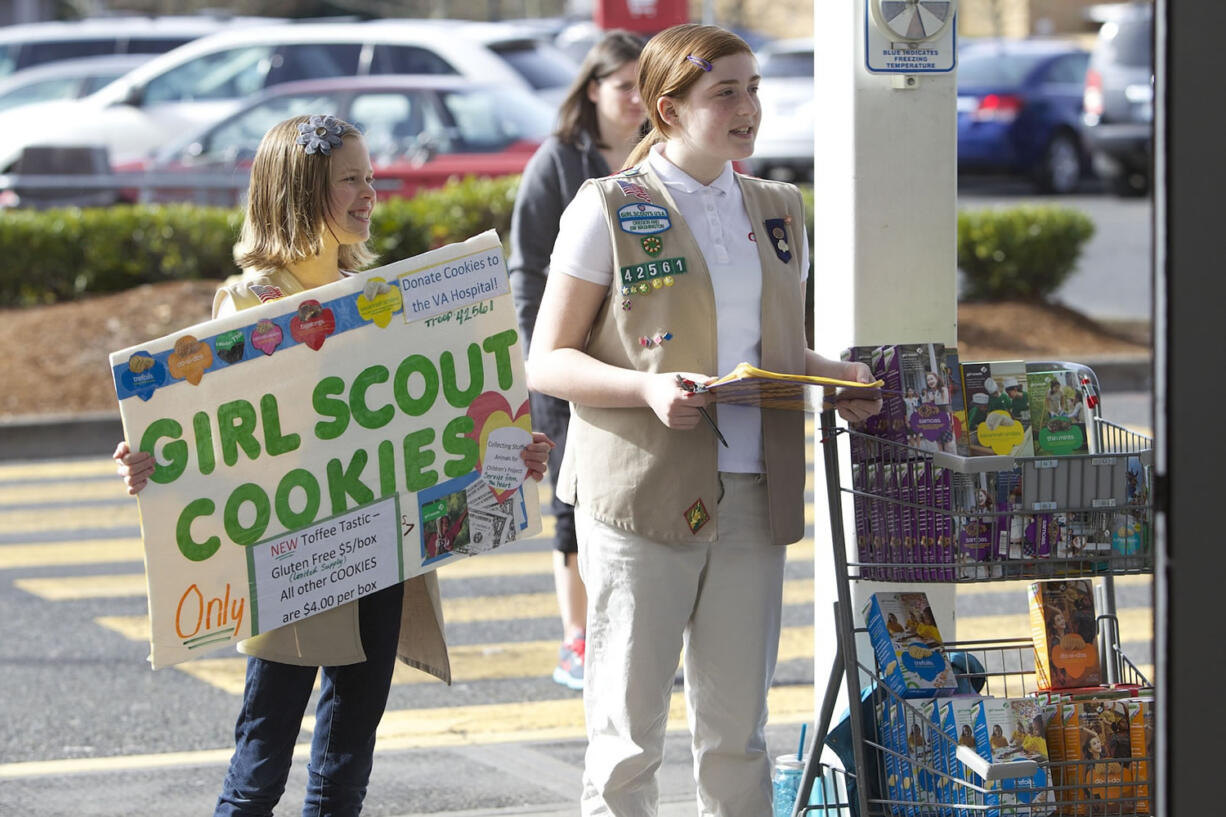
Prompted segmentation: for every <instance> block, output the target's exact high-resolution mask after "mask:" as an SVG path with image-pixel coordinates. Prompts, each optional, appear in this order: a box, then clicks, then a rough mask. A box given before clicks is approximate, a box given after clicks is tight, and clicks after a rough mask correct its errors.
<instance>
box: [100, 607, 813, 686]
mask: <svg viewBox="0 0 1226 817" xmlns="http://www.w3.org/2000/svg"><path fill="white" fill-rule="evenodd" d="M556 612H557V611H556V608H554V609H552V610H551V611H550V614H551V615H556ZM96 621H97V622H98V623H99V624H101V625H102V626H103V627H106V628H107V629H110V630H113V631H115V632H117V633H119V634H120V635H122V636H123V637H124V638H127V639H128V640H130V641H148V640H149V621H148V619H147V618H146V617H145V616H103V617H100V618H98V619H96ZM813 639H814V632H813V628H812V627H803V626H802V627H784V628H783V631H782V633H781V634H780V636H779V660H780V661H791V660H794V659H798V658H812V656H813ZM448 653H449V654H450V656H451V674H452V677H453V679H454V680H455V682H456V683H464V682H469V681H499V680H506V679H510V678H535V677H539V676H544V675H547V674H549V672H550V671H552V669H553V666H554V664H555V663H556V662H557V659H558V642H557V641H554V640H549V641H510V642H502V643H495V644H463V645H459V646H452V647H449V648H448ZM246 661H247V659H245V658H239V657H232V656H230V657H225V658H200V659H197V660H195V661H187V662H184V663H182V664H176V665H175V667H174V668H175V669H177V670H179V671H180V672H184V673H186V674H188V675H190V676H192V677H193V678H196V679H197V680H200V681H203V682H205V683H207V684H210V685H212V686H214V687H217V688H218V689H221V690H223V691H225V692H228V693H230V694H231V695H241V694H242V692H243V683H244V680H245V678H244V676H245V671H246ZM432 680H433V678H431V677H430V676H428V675H426V674H425V673H423V672H419V671H417V670H415V669H412V668H411V667H409V666H408V665H406V664H399V663H398V664H397V665H396V671H395V674H394V675H393V678H392V683H394V684H420V683H427V682H429V681H432Z"/></svg>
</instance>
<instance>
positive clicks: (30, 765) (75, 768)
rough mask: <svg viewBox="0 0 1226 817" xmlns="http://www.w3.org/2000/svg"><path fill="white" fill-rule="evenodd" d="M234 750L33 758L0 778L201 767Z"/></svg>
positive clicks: (301, 749)
mask: <svg viewBox="0 0 1226 817" xmlns="http://www.w3.org/2000/svg"><path fill="white" fill-rule="evenodd" d="M310 753H311V747H310V745H309V744H302V745H299V746H295V747H294V756H295V757H299V758H301V757H307V756H309V755H310ZM233 754H234V749H233V748H229V749H205V750H203V751H195V752H166V753H163V754H149V755H118V756H116V757H82V758H75V759H72V760H33V761H26V762H24V763H3V764H0V780H18V779H20V778H25V777H47V776H50V775H65V774H99V773H102V772H123V771H135V770H148V769H165V768H170V767H174V766H204V765H213V764H225V763H229V762H230V756H231V755H233Z"/></svg>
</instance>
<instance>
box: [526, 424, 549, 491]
mask: <svg viewBox="0 0 1226 817" xmlns="http://www.w3.org/2000/svg"><path fill="white" fill-rule="evenodd" d="M555 445H557V443H555V442H554V441H553V440H551V439H549V438H548V437H547V436H545V435H544V434H542V433H541V432H539V431H533V432H532V442H531V443H530V444H528V445H525V446H524V450H523V451H520V452H519V457H520V459H522V460H523V461H524V462H525V463H527V465H528V476H529V477H531V478H532V479H534V480H536V481H537V482H540V481H541V480H542V479H544V477H545V471H546V470H547V469H548V468H549V452H550V451H552V450H553V448H554V446H555Z"/></svg>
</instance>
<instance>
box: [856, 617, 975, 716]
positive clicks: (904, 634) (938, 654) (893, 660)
mask: <svg viewBox="0 0 1226 817" xmlns="http://www.w3.org/2000/svg"><path fill="white" fill-rule="evenodd" d="M864 620H865V623H866V624H867V625H868V636H869V640H870V641H871V642H872V645H873V653H874V654H875V655H876V657H877V666H878V668H879V671H880V673H881V677H882V680H883V681H884V682H885V684H886V685H887V686H888V687H889V688H890V689H891V690H893V691H894V692H895V693H896V694H897V695H899V696H901V697H903V698H931V697H934V696H936V695H950V694H953V692H954V690H955V689H957V686H958V682H957V679H956V678H954V670H953V667H952V666H950V664H949V659H948V658H946V657H945V650H944V647H943V645H942V643H941V633H940V631H939V630H938V629H937V626H936V621H935V619H934V617H933V615H932V608H931V607H929V606H928V596H927V595H926V594H924V593H874V594H873V595H872V596H871V597H870V598H869V600H868V604H867V605H866V606H865V608H864Z"/></svg>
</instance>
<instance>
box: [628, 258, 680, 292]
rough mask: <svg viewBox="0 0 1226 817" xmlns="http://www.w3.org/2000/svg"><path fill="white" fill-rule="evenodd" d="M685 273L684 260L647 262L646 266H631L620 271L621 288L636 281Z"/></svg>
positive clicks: (672, 259)
mask: <svg viewBox="0 0 1226 817" xmlns="http://www.w3.org/2000/svg"><path fill="white" fill-rule="evenodd" d="M683 272H686V265H685V259H684V258H661V259H660V260H659V261H648V262H647V263H646V264H631V265H630V266H628V267H622V269H621V281H622V286H630V285H631V284H634V283H636V282H638V281H650V280H651V279H653V278H663V277H664V276H666V275H680V274H681V273H683Z"/></svg>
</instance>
